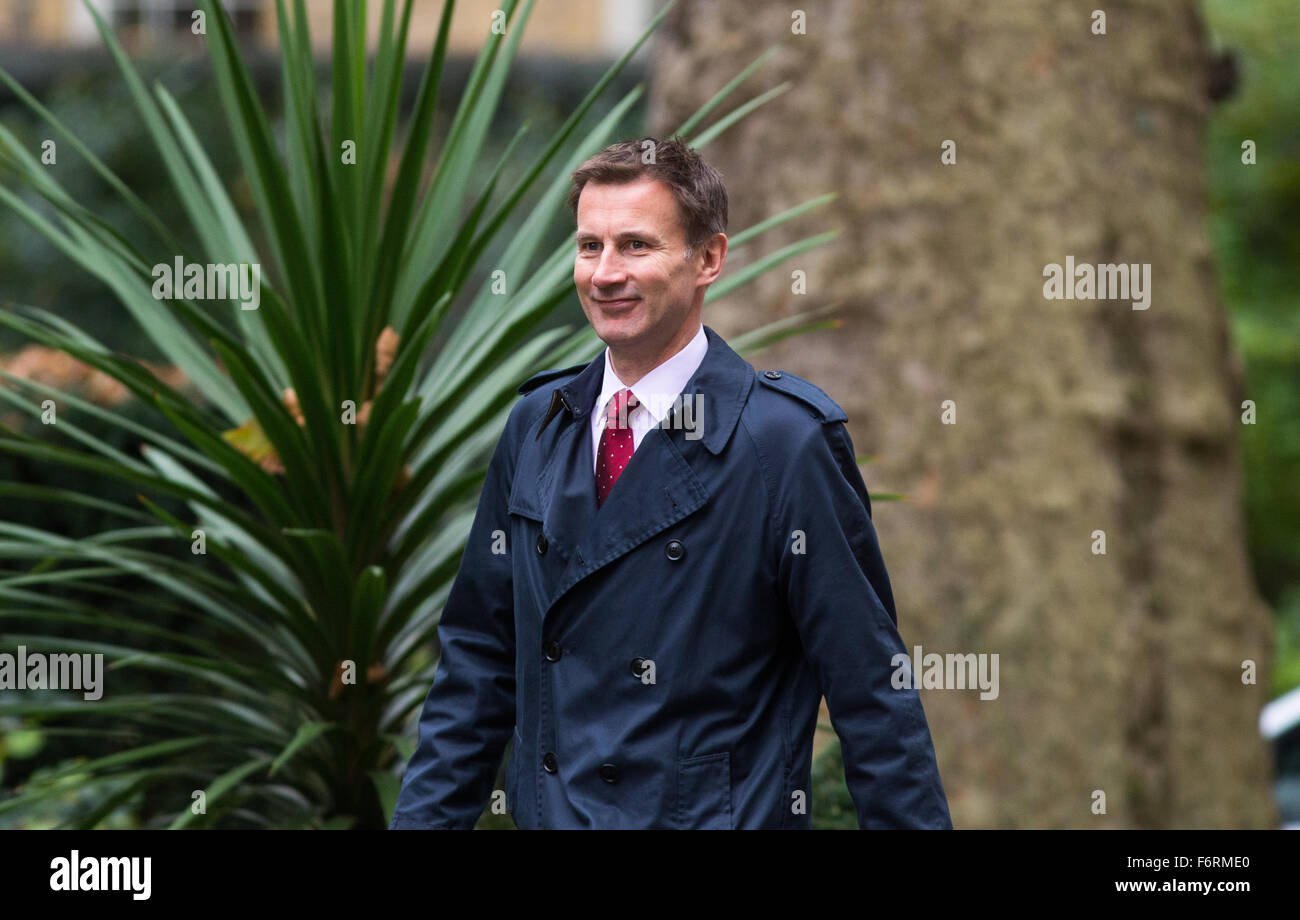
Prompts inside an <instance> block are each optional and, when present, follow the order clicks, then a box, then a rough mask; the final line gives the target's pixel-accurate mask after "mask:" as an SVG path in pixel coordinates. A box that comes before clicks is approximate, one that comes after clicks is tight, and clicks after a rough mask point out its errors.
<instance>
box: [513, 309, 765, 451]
mask: <svg viewBox="0 0 1300 920" xmlns="http://www.w3.org/2000/svg"><path fill="white" fill-rule="evenodd" d="M704 335H705V338H706V339H707V341H708V346H709V348H708V351H707V352H705V354H704V360H703V361H701V362H700V366H699V367H698V368H696V369H695V373H694V374H692V375H691V377H690V379H689V380H687V382H686V386H685V388H684V389H683V390H682V395H683V397H693V396H696V395H697V394H698V396H699V399H700V402H701V403H702V405H703V411H702V412H701V413H700V414H701V415H702V420H701V428H702V430H703V432H704V434H703V437H702V438H701V440H702V441H703V442H704V446H705V447H707V448H708V449H709V453H711V454H713V455H714V456H717V455H718V454H720V453H721V452H722V448H724V447H726V445H727V441H729V440H730V439H731V433H732V432H733V431H735V429H736V422H737V421H739V419H740V413H741V410H742V409H744V407H745V400H746V399H747V398H748V396H749V388H750V387H751V386H752V385H753V380H754V367H753V365H751V364H750V363H749V362H748V361H746V360H745V359H744V358H742V357H741V356H740V355H738V354H736V352H735V351H734V350H733V349H732V348H731V346H730V345H728V344H727V343H726V342H725V341H724V340H723V338H722V336H720V335H718V334H717V333H716V332H714V331H713V329H712V328H710V327H709V326H705V327H704ZM604 383H605V357H604V352H603V351H602V352H601V353H600V354H599V355H597V356H596V358H595V359H594V360H593V361H592V362H591V363H590V364H588V365H587V366H586V367H584V368H583V369H582V371H581V372H580V373H579V374H578V376H576V377H574V378H573V379H572V380H570V381H569V382H568V383H566V384H564V385H563V386H560V387H557V388H556V389H555V390H554V391H552V393H551V404H550V407H549V408H548V409H547V411H546V417H545V418H544V419H543V420H542V424H541V426H540V427H539V428H538V429H537V438H539V439H540V438H541V436H542V432H543V431H545V429H546V426H547V425H549V424H550V423H551V419H553V418H554V417H555V416H556V415H558V414H559V413H560V412H561V411H564V412H567V413H568V414H569V416H571V417H572V418H574V419H583V418H586V417H587V414H588V413H589V412H591V411H592V409H593V408H594V407H595V404H596V399H597V397H598V396H600V392H601V389H602V388H603V386H604ZM666 424H671V422H668V423H666Z"/></svg>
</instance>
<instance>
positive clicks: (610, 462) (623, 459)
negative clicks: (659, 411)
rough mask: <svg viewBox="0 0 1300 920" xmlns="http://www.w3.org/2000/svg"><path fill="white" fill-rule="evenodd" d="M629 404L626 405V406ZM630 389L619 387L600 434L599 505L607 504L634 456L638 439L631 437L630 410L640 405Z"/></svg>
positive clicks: (598, 453)
mask: <svg viewBox="0 0 1300 920" xmlns="http://www.w3.org/2000/svg"><path fill="white" fill-rule="evenodd" d="M625 404H626V407H625ZM637 405H638V403H637V401H636V397H635V396H633V395H632V391H631V390H619V391H618V392H617V393H615V394H614V398H613V399H611V400H610V401H609V408H608V409H607V410H606V411H605V430H604V431H603V432H601V435H600V448H599V450H597V452H596V453H597V458H596V504H597V505H603V504H605V499H606V498H608V497H609V490H610V489H612V488H614V483H615V482H617V481H618V477H619V476H621V475H622V473H623V470H624V469H625V468H626V467H627V462H628V461H629V460H631V459H632V451H633V450H635V449H636V442H635V441H634V440H633V439H632V426H631V425H629V424H627V416H628V413H629V412H631V411H632V410H633V409H635V408H636V407H637Z"/></svg>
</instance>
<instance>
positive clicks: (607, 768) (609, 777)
mask: <svg viewBox="0 0 1300 920" xmlns="http://www.w3.org/2000/svg"><path fill="white" fill-rule="evenodd" d="M600 778H601V779H603V780H604V781H605V782H607V783H617V782H618V764H616V763H603V764H601V765H600Z"/></svg>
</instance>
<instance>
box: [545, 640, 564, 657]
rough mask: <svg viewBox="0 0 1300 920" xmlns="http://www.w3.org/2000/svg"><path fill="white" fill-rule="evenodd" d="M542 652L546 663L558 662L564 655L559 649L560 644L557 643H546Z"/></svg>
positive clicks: (562, 650)
mask: <svg viewBox="0 0 1300 920" xmlns="http://www.w3.org/2000/svg"><path fill="white" fill-rule="evenodd" d="M544 651H545V654H546V660H547V661H559V660H560V656H561V655H563V654H564V649H562V648H560V643H558V642H548V643H546V648H545V649H544Z"/></svg>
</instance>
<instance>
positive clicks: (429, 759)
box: [389, 429, 515, 830]
mask: <svg viewBox="0 0 1300 920" xmlns="http://www.w3.org/2000/svg"><path fill="white" fill-rule="evenodd" d="M512 443H514V441H513V439H512V438H511V437H510V436H509V429H508V430H507V434H506V435H503V436H502V438H501V440H500V441H499V442H498V443H497V447H496V450H495V452H494V453H493V456H492V460H491V461H490V463H489V464H488V471H487V478H486V479H485V480H484V484H483V491H482V494H481V496H480V498H479V504H478V510H477V512H476V513H475V515H474V524H473V526H472V527H471V529H470V534H469V539H468V540H467V541H466V544H465V552H464V555H463V556H462V557H461V562H460V570H459V571H458V572H457V574H456V580H455V581H454V582H453V583H452V588H451V591H450V592H449V593H448V595H447V603H446V605H445V606H444V608H443V612H442V619H441V621H440V622H439V624H438V641H439V645H440V648H441V654H440V656H439V659H438V666H437V670H436V672H435V675H434V679H433V685H432V686H431V687H430V688H429V693H428V696H427V697H426V698H425V701H424V709H423V711H422V712H421V715H420V726H419V739H418V743H417V746H416V749H415V753H414V754H413V755H412V757H411V760H410V762H409V763H408V764H407V767H406V773H405V774H404V775H403V777H402V787H401V792H400V793H399V794H398V797H397V805H396V808H395V809H394V812H393V820H392V822H391V823H390V824H389V828H390V829H391V830H416V829H432V828H446V829H453V828H457V829H467V830H468V829H472V828H473V827H474V825H475V823H476V822H477V820H478V818H479V815H481V814H482V812H483V808H484V806H485V805H486V804H487V801H488V799H489V797H490V796H491V793H492V783H493V780H494V779H495V777H496V770H497V766H498V765H499V764H500V763H501V758H502V755H503V754H504V751H505V746H506V743H507V742H508V741H509V740H510V737H511V733H512V731H513V727H514V722H515V623H514V593H513V586H512V575H511V564H510V554H509V550H511V549H513V548H512V547H509V546H507V547H506V549H507V552H505V553H494V552H493V543H494V539H493V531H496V530H502V531H505V532H506V533H507V534H509V532H510V525H509V519H508V517H507V511H506V506H507V502H508V500H509V496H510V485H511V482H512V479H513V467H514V451H513V449H512V448H511V447H510V445H511V444H512ZM497 548H499V543H498V547H497Z"/></svg>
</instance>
